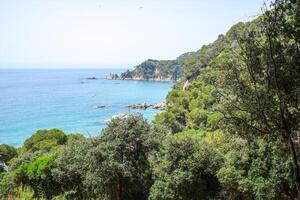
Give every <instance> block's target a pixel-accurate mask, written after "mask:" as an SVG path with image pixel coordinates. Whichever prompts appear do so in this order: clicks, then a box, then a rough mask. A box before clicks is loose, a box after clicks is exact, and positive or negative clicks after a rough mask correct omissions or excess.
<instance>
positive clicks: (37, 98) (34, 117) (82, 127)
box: [0, 69, 172, 146]
mask: <svg viewBox="0 0 300 200" xmlns="http://www.w3.org/2000/svg"><path fill="white" fill-rule="evenodd" d="M121 71H124V69H123V70H121V69H89V70H86V69H85V70H79V69H74V70H71V69H67V70H3V69H2V70H0V143H5V144H10V145H15V146H20V145H22V143H23V142H24V140H25V139H26V138H28V137H30V136H31V135H32V134H33V133H34V132H35V131H36V130H38V129H48V128H59V129H62V130H63V131H65V132H67V133H82V134H84V135H87V136H92V135H95V134H98V133H99V132H100V131H101V129H103V128H104V127H105V126H106V123H105V121H106V120H108V119H110V118H111V117H112V116H113V115H116V114H120V113H124V112H130V111H129V110H128V108H127V106H128V105H129V104H134V103H142V102H147V103H158V102H160V101H163V100H164V98H165V96H166V95H167V93H168V91H169V90H170V89H171V87H172V83H163V82H152V81H120V80H105V75H107V74H108V73H109V72H121ZM87 77H97V78H98V79H97V80H87V79H86V78H87ZM98 105H105V106H106V107H105V108H101V109H99V108H97V106H98ZM131 112H132V111H131ZM135 112H140V113H142V114H143V115H144V117H146V118H147V119H149V120H151V119H153V117H154V115H155V113H157V112H158V110H152V109H149V110H135Z"/></svg>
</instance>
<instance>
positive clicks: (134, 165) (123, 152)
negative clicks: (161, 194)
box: [85, 116, 165, 200]
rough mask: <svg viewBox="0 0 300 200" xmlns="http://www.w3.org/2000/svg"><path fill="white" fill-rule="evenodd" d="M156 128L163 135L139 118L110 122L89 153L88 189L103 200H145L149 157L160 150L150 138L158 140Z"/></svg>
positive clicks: (150, 175) (150, 182)
mask: <svg viewBox="0 0 300 200" xmlns="http://www.w3.org/2000/svg"><path fill="white" fill-rule="evenodd" d="M153 126H154V127H153ZM158 129H159V130H160V131H159V132H160V134H165V132H164V131H163V130H162V129H160V128H159V127H157V126H156V127H155V125H151V124H149V123H148V122H147V121H146V120H145V119H143V118H142V116H126V117H125V118H124V119H113V120H112V121H111V122H110V123H109V124H108V127H107V128H105V129H104V131H103V132H102V135H101V136H100V137H99V138H98V139H99V141H100V143H99V145H98V146H96V147H95V148H93V149H91V151H90V152H89V154H88V159H89V160H90V161H91V163H90V169H89V171H88V174H87V178H86V180H85V182H86V184H87V185H88V187H89V188H90V189H91V190H92V191H94V192H95V191H96V192H97V193H98V194H101V198H102V199H112V200H113V199H118V200H126V199H127V200H129V199H130V200H134V199H136V200H142V199H147V198H148V194H149V189H150V187H151V185H152V173H151V169H150V164H149V156H150V155H152V154H153V151H156V150H157V147H159V142H160V141H158V140H157V139H155V138H153V136H155V137H158V138H161V137H160V136H158V135H157V133H159V132H157V131H158ZM153 131H155V132H156V133H155V132H153Z"/></svg>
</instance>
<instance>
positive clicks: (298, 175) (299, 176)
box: [287, 134, 300, 199]
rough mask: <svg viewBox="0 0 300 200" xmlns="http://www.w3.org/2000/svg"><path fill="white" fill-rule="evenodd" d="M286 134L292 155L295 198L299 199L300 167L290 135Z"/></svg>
mask: <svg viewBox="0 0 300 200" xmlns="http://www.w3.org/2000/svg"><path fill="white" fill-rule="evenodd" d="M287 136H288V140H289V148H290V151H291V153H292V157H293V173H294V177H295V181H296V187H297V199H300V169H299V164H298V158H297V153H296V149H295V146H294V142H293V139H292V138H291V135H289V134H288V135H287Z"/></svg>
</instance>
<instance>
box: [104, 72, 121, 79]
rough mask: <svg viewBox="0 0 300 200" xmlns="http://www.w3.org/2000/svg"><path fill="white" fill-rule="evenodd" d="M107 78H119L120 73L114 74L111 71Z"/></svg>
mask: <svg viewBox="0 0 300 200" xmlns="http://www.w3.org/2000/svg"><path fill="white" fill-rule="evenodd" d="M106 79H107V80H117V79H119V75H118V74H114V73H109V75H107V76H106Z"/></svg>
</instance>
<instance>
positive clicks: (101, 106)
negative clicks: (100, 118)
mask: <svg viewBox="0 0 300 200" xmlns="http://www.w3.org/2000/svg"><path fill="white" fill-rule="evenodd" d="M105 107H106V105H97V106H96V108H99V109H100V108H105Z"/></svg>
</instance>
